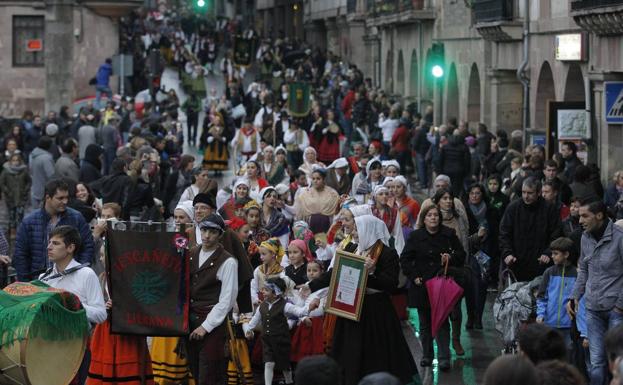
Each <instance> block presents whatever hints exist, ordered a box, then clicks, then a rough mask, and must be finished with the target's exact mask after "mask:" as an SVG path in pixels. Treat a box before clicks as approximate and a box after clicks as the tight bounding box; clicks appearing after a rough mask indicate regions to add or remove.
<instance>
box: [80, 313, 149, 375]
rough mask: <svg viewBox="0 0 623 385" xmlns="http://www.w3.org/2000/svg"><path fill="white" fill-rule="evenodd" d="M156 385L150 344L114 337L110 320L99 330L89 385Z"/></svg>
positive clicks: (136, 338) (95, 335)
mask: <svg viewBox="0 0 623 385" xmlns="http://www.w3.org/2000/svg"><path fill="white" fill-rule="evenodd" d="M141 375H144V377H145V384H147V385H154V375H153V373H152V370H151V358H150V356H149V350H147V341H146V340H145V337H141V336H127V335H113V334H110V321H106V322H104V323H103V324H99V325H97V326H96V327H95V331H94V332H93V337H92V340H91V365H90V366H89V375H88V377H87V382H86V383H87V385H105V384H118V385H140V384H141Z"/></svg>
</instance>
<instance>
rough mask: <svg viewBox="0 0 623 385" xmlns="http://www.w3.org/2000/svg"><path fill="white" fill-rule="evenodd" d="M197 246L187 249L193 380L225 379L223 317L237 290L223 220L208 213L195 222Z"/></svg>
mask: <svg viewBox="0 0 623 385" xmlns="http://www.w3.org/2000/svg"><path fill="white" fill-rule="evenodd" d="M199 229H200V230H201V246H195V247H193V248H192V249H191V251H190V327H191V330H192V333H191V334H190V336H189V338H188V339H189V344H188V356H189V357H188V358H189V364H190V368H191V370H192V373H193V377H194V378H195V379H196V380H197V384H201V385H216V384H224V383H225V380H226V365H227V360H226V359H225V348H224V347H225V341H226V325H225V322H226V317H227V314H228V313H229V312H230V311H231V310H232V307H233V306H234V303H235V302H236V296H237V294H238V260H237V259H236V258H235V257H233V256H232V255H231V254H229V253H228V252H227V251H225V250H224V249H223V246H221V244H220V241H221V237H222V235H223V232H224V231H225V223H224V222H223V219H222V218H221V217H220V216H219V215H217V214H210V215H208V216H207V217H205V219H204V220H203V221H202V222H201V223H199Z"/></svg>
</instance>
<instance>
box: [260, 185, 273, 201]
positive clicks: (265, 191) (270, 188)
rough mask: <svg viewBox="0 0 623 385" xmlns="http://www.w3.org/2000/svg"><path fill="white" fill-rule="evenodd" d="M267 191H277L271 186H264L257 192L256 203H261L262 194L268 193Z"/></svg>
mask: <svg viewBox="0 0 623 385" xmlns="http://www.w3.org/2000/svg"><path fill="white" fill-rule="evenodd" d="M269 191H275V192H277V190H275V188H274V187H273V186H266V187H264V188H263V189H261V190H260V193H259V194H258V199H257V201H258V202H257V203H259V204H262V203H264V196H265V195H266V194H268V192H269Z"/></svg>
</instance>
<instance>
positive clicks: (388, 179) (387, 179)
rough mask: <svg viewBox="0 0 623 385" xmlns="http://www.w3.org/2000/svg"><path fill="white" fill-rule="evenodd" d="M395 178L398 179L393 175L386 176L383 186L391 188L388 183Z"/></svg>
mask: <svg viewBox="0 0 623 385" xmlns="http://www.w3.org/2000/svg"><path fill="white" fill-rule="evenodd" d="M395 180H396V178H394V177H393V176H386V177H385V179H383V186H385V187H388V188H389V186H388V184H390V183H391V182H393V181H395ZM377 187H378V186H377Z"/></svg>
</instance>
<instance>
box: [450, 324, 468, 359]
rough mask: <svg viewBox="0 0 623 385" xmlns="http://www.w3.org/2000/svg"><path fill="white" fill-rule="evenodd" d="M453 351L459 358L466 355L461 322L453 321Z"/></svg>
mask: <svg viewBox="0 0 623 385" xmlns="http://www.w3.org/2000/svg"><path fill="white" fill-rule="evenodd" d="M452 349H454V352H455V353H456V355H457V356H462V355H464V354H465V350H463V346H462V345H461V320H460V319H458V320H452Z"/></svg>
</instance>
